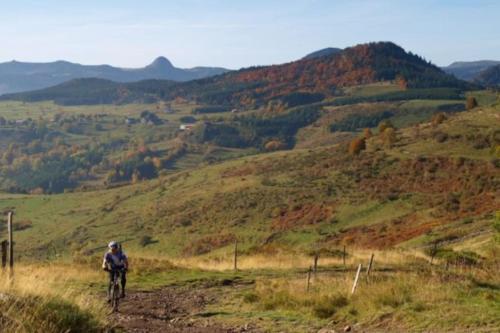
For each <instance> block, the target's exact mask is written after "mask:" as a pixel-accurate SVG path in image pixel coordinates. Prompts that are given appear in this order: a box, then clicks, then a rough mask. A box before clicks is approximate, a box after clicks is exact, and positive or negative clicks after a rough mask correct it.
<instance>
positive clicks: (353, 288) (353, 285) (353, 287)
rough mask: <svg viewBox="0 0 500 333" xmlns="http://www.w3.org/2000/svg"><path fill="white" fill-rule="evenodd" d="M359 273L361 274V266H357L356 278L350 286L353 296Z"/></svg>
mask: <svg viewBox="0 0 500 333" xmlns="http://www.w3.org/2000/svg"><path fill="white" fill-rule="evenodd" d="M360 272H361V264H359V266H358V271H357V273H356V277H355V278H354V283H353V284H352V290H351V294H354V291H355V290H356V286H357V285H358V279H359V273H360Z"/></svg>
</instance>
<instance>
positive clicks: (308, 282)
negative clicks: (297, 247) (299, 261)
mask: <svg viewBox="0 0 500 333" xmlns="http://www.w3.org/2000/svg"><path fill="white" fill-rule="evenodd" d="M311 271H312V268H311V266H309V270H308V271H307V287H306V291H307V292H309V285H310V284H311Z"/></svg>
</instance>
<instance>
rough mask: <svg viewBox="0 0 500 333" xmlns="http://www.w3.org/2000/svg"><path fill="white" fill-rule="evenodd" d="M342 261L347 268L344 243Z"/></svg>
mask: <svg viewBox="0 0 500 333" xmlns="http://www.w3.org/2000/svg"><path fill="white" fill-rule="evenodd" d="M342 262H343V263H344V270H345V245H344V251H343V252H342Z"/></svg>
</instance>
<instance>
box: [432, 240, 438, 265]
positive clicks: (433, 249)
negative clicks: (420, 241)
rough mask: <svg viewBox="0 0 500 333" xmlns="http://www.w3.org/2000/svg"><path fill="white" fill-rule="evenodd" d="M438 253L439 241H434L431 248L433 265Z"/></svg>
mask: <svg viewBox="0 0 500 333" xmlns="http://www.w3.org/2000/svg"><path fill="white" fill-rule="evenodd" d="M436 254H437V242H434V246H433V247H432V250H431V265H432V263H433V262H434V257H435V256H436Z"/></svg>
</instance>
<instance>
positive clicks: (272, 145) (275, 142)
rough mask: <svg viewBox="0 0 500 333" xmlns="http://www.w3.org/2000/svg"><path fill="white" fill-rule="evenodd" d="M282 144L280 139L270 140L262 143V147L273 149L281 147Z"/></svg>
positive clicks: (267, 149) (268, 149)
mask: <svg viewBox="0 0 500 333" xmlns="http://www.w3.org/2000/svg"><path fill="white" fill-rule="evenodd" d="M283 146H284V145H283V143H282V142H281V141H279V140H271V141H269V142H267V143H266V144H265V145H264V149H265V150H266V151H275V150H279V149H283Z"/></svg>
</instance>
